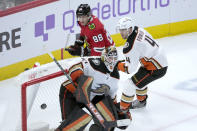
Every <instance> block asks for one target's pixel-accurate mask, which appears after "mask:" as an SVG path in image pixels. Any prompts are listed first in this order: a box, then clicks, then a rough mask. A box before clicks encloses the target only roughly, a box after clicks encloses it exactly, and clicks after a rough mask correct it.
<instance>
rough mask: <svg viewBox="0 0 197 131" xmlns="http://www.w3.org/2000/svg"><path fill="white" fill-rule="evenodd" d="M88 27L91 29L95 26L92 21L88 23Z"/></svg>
mask: <svg viewBox="0 0 197 131" xmlns="http://www.w3.org/2000/svg"><path fill="white" fill-rule="evenodd" d="M88 28H89V29H90V30H93V29H95V28H96V26H95V24H94V23H91V24H89V25H88Z"/></svg>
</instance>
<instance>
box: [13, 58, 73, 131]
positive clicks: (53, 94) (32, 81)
mask: <svg viewBox="0 0 197 131" xmlns="http://www.w3.org/2000/svg"><path fill="white" fill-rule="evenodd" d="M71 61H72V59H66V60H61V61H58V62H59V63H60V64H61V66H62V67H63V69H64V70H66V69H67V68H68V67H69V65H70V64H69V63H72V62H71ZM16 80H17V83H18V84H19V85H20V86H21V122H19V123H20V124H19V126H20V129H21V130H22V131H27V130H28V125H29V124H28V121H29V123H31V122H32V121H37V120H38V121H39V120H40V118H39V119H37V118H36V115H38V116H39V115H43V114H44V113H45V112H47V111H50V112H49V113H47V115H49V116H47V115H45V116H44V117H47V118H48V119H49V120H47V123H49V124H51V123H54V121H55V122H56V123H57V124H59V122H60V121H61V113H60V106H59V89H60V86H61V84H62V83H63V82H64V81H66V80H67V78H66V76H64V73H63V72H62V71H61V70H60V69H59V68H58V66H57V65H56V64H55V63H54V62H51V63H48V64H45V65H42V66H40V67H36V68H32V69H30V70H27V71H24V72H23V73H21V74H19V75H18V76H17V78H16ZM46 101H48V102H46ZM45 103H46V105H44V106H43V105H42V104H45ZM41 106H43V107H44V108H46V109H43V107H41ZM46 106H47V107H46ZM50 108H51V109H50ZM53 109H54V110H53ZM38 112H40V114H39V113H38ZM34 114H36V115H34ZM56 114H57V116H56ZM50 116H51V117H50ZM52 116H53V117H52ZM40 117H42V116H40ZM54 117H57V118H54ZM30 118H31V120H29V119H30ZM32 118H33V119H34V120H32ZM47 118H46V119H47ZM35 119H36V120H35ZM51 119H54V121H52V120H51ZM57 124H56V125H55V126H58V125H57ZM53 128H54V127H53Z"/></svg>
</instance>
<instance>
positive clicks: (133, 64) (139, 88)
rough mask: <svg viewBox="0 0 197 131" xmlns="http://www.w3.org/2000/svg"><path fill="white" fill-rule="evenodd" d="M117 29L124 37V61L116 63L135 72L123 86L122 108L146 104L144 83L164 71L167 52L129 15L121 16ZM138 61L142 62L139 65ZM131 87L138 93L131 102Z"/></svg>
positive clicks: (139, 106)
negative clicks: (136, 24) (135, 98)
mask: <svg viewBox="0 0 197 131" xmlns="http://www.w3.org/2000/svg"><path fill="white" fill-rule="evenodd" d="M117 30H118V31H119V32H120V34H121V36H122V38H123V39H126V40H127V41H126V43H125V45H124V47H123V54H124V56H125V58H126V61H125V63H124V64H123V63H120V65H119V67H120V68H121V69H122V71H124V72H127V73H135V74H134V75H133V76H132V77H131V78H130V79H129V80H128V85H127V87H125V89H124V90H123V94H122V99H121V103H120V105H121V108H123V109H125V110H126V109H128V108H129V107H130V108H141V107H145V106H146V101H147V88H148V87H147V85H148V84H149V83H151V82H152V81H154V80H156V79H159V78H161V77H163V76H164V75H165V74H166V71H167V66H168V64H167V59H166V56H165V54H164V52H163V51H162V49H161V48H160V47H159V45H158V44H157V42H156V41H155V40H154V39H153V38H152V36H151V35H150V34H149V33H148V32H147V31H146V30H144V29H143V28H140V27H138V26H134V24H133V20H132V19H131V18H128V17H124V18H121V19H120V20H119V22H118V24H117ZM139 63H141V66H140V68H139V69H138V67H139ZM137 69H138V71H137ZM136 71H137V72H136ZM132 88H134V89H136V97H137V100H134V101H133V102H131V101H132V100H133V98H134V93H135V92H133V89H132ZM130 90H131V91H130Z"/></svg>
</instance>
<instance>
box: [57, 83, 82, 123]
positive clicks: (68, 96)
mask: <svg viewBox="0 0 197 131" xmlns="http://www.w3.org/2000/svg"><path fill="white" fill-rule="evenodd" d="M66 86H68V85H66ZM66 86H65V85H64V84H62V86H61V88H60V92H59V102H60V108H61V116H62V120H65V119H67V117H68V115H70V113H71V112H72V111H73V109H74V108H75V106H80V107H81V108H83V106H84V105H83V104H79V103H77V102H76V100H75V96H74V95H73V94H72V93H71V92H70V90H68V88H66ZM68 105H69V106H68Z"/></svg>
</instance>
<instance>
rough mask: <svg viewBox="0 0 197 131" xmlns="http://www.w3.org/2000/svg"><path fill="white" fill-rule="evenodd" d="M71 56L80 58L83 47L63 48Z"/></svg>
mask: <svg viewBox="0 0 197 131" xmlns="http://www.w3.org/2000/svg"><path fill="white" fill-rule="evenodd" d="M65 50H66V51H68V52H69V53H70V54H71V55H73V56H82V55H83V47H81V46H75V45H74V46H73V45H71V46H69V48H65Z"/></svg>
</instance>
